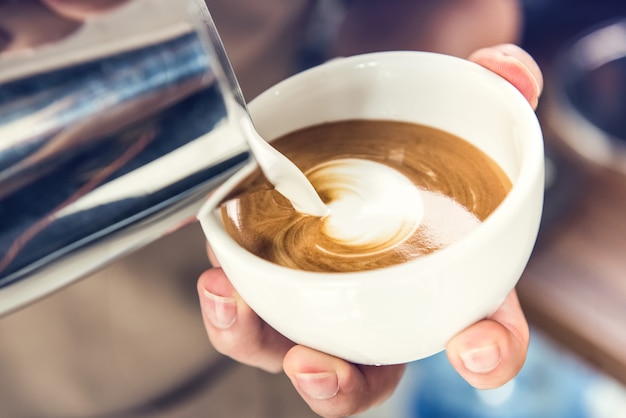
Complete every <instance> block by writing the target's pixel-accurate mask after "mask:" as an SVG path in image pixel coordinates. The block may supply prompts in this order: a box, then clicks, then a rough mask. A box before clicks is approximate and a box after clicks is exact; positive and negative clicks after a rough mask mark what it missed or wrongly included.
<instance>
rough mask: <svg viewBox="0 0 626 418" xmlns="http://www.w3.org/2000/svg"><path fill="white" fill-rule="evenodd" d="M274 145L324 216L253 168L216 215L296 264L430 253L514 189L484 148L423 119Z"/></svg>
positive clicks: (371, 265)
mask: <svg viewBox="0 0 626 418" xmlns="http://www.w3.org/2000/svg"><path fill="white" fill-rule="evenodd" d="M273 144H274V146H275V147H276V148H277V149H278V150H279V151H281V152H283V153H284V154H285V155H286V156H287V157H288V158H290V159H291V160H292V161H293V162H294V163H296V165H298V166H299V167H300V168H301V169H302V170H303V172H305V174H306V175H307V177H308V179H309V181H310V182H311V184H312V185H313V186H314V188H315V189H316V190H317V192H318V193H319V195H320V197H321V198H322V200H323V201H324V203H325V204H326V205H327V206H328V208H329V209H330V214H329V215H327V216H325V217H323V218H318V217H312V216H308V215H303V214H301V213H299V212H297V211H295V210H294V209H293V207H292V206H291V204H290V203H289V201H288V200H287V199H285V198H284V197H283V196H281V195H280V194H279V193H278V192H276V191H274V190H272V189H271V187H269V186H268V184H267V182H266V181H265V180H264V179H263V177H262V175H261V174H260V173H257V174H256V175H254V176H252V177H251V178H249V179H248V181H247V182H245V183H244V184H242V185H241V187H240V189H239V190H238V196H237V197H236V198H232V199H230V200H228V201H227V202H226V203H225V204H224V205H223V206H222V218H223V219H224V223H225V226H226V229H227V230H228V232H229V233H230V234H231V235H232V236H233V237H234V238H235V239H236V240H237V241H238V242H239V243H240V244H241V245H242V246H243V247H245V248H247V249H248V250H249V251H251V252H252V253H254V254H256V255H258V256H259V257H262V258H265V259H266V260H268V261H271V262H274V263H277V264H280V265H283V266H286V267H291V268H296V269H301V270H308V271H326V272H343V271H358V270H370V269H376V268H380V267H384V266H388V265H392V264H398V263H402V262H405V261H408V260H411V259H415V258H418V257H421V256H424V255H426V254H429V253H432V252H433V251H436V250H438V249H440V248H443V247H445V246H447V245H450V244H452V243H454V242H456V241H458V240H459V239H461V238H462V237H464V236H465V235H467V234H468V233H470V232H471V231H472V230H473V229H474V228H476V227H477V226H478V225H479V224H480V222H481V221H482V220H483V219H484V218H485V217H486V216H488V214H489V213H491V211H493V209H495V207H496V206H497V205H498V204H499V203H500V201H501V200H502V199H503V198H504V196H505V195H506V193H507V192H508V190H509V189H510V182H509V180H508V178H507V177H506V175H505V174H504V173H503V172H502V171H501V169H500V168H499V167H498V166H497V165H496V164H495V163H493V161H491V160H490V159H489V157H488V156H486V155H485V154H483V153H482V152H481V151H480V150H478V149H477V148H475V147H474V146H472V145H471V144H469V143H467V142H466V141H463V140H462V139H460V138H457V137H455V136H452V135H450V134H448V133H445V132H442V131H438V130H435V129H433V128H428V127H424V126H420V125H414V124H408V123H401V122H389V121H344V122H335V123H329V124H325V125H319V126H316V127H312V128H307V129H304V130H301V131H297V132H294V133H292V134H289V135H288V136H286V137H283V138H280V139H278V140H276V141H274V142H273Z"/></svg>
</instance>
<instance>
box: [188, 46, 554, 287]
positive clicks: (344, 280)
mask: <svg viewBox="0 0 626 418" xmlns="http://www.w3.org/2000/svg"><path fill="white" fill-rule="evenodd" d="M424 59H427V60H440V61H442V62H445V63H446V65H454V66H455V67H456V68H459V69H460V70H461V71H469V72H472V74H473V75H472V76H473V77H482V78H486V79H487V80H488V81H489V82H490V83H492V84H493V85H494V87H495V88H496V89H498V92H499V94H501V95H504V96H506V98H507V100H508V101H510V102H511V103H512V105H511V106H513V107H514V108H515V111H516V112H520V113H521V116H520V118H522V119H523V120H524V121H525V124H527V129H528V132H530V133H531V135H528V136H530V137H531V138H521V139H520V140H524V144H521V145H520V144H518V147H523V152H522V153H521V157H520V160H521V161H523V163H521V164H520V169H519V173H518V176H517V179H516V180H515V181H514V182H513V185H512V188H511V190H510V191H509V193H508V194H507V196H506V197H505V198H504V200H503V201H502V202H501V203H500V205H499V206H498V207H497V208H496V209H495V210H494V211H493V212H492V213H491V214H490V215H489V216H488V217H487V218H486V219H485V220H484V221H483V222H482V223H481V225H480V227H479V228H476V229H475V230H474V231H472V232H471V233H470V234H468V235H467V236H465V237H463V238H461V239H460V240H459V241H457V242H455V243H453V244H451V245H449V246H446V247H445V248H442V249H440V250H437V251H435V252H433V253H431V254H429V255H426V256H422V257H419V258H417V259H414V260H410V261H407V262H405V263H401V264H396V265H391V266H386V267H383V268H380V269H374V270H364V271H353V272H311V271H304V270H297V269H292V268H288V267H284V266H280V265H277V264H275V263H272V262H270V261H267V260H265V259H263V258H261V257H258V256H256V255H255V254H253V253H251V252H249V251H247V250H246V249H244V248H242V247H241V246H240V245H239V244H238V243H237V242H236V241H235V240H234V239H233V238H232V237H231V236H230V235H229V234H228V233H227V232H226V230H225V228H223V226H222V222H221V220H220V219H218V218H219V214H216V212H217V210H216V209H215V208H216V207H217V205H218V204H219V203H220V202H221V201H222V199H223V198H224V197H225V196H226V195H227V193H228V191H229V190H230V189H231V188H232V187H233V186H235V185H236V184H237V183H239V182H240V181H241V180H243V179H244V178H245V176H247V175H248V174H250V173H251V172H252V171H253V170H254V169H255V168H256V166H257V165H256V162H255V161H254V160H251V161H250V162H249V163H248V164H246V166H244V167H243V168H242V169H241V170H240V171H239V172H237V173H235V175H233V176H232V177H231V178H229V179H228V180H227V181H226V182H225V183H224V184H222V185H221V186H220V187H218V188H217V189H216V190H215V192H214V193H213V194H212V195H211V196H210V198H209V199H208V200H207V201H206V202H205V203H204V205H203V206H202V208H201V209H200V211H199V212H198V219H199V220H200V223H201V224H202V227H203V229H204V231H205V234H207V235H208V233H209V231H210V233H211V234H214V235H213V237H212V238H215V240H216V241H219V244H220V246H221V249H223V250H224V251H237V254H238V258H239V260H240V262H241V263H257V264H258V265H259V267H261V268H263V269H264V270H266V271H267V272H268V274H266V275H264V276H265V278H264V280H270V281H284V280H287V279H286V278H285V275H284V273H285V272H286V271H287V272H289V275H288V276H289V278H288V280H290V281H295V280H298V281H299V283H308V284H312V285H316V286H342V285H345V286H351V285H352V284H354V283H355V281H358V283H359V284H360V285H364V284H365V283H367V282H368V281H371V280H377V281H379V279H380V272H381V271H385V272H387V273H389V277H392V276H393V275H394V273H396V272H401V271H403V270H407V269H411V270H412V269H414V268H415V265H416V264H420V265H421V267H420V269H421V270H423V271H428V270H430V269H433V268H435V267H436V266H437V265H439V264H440V263H441V261H440V259H441V258H442V257H446V258H449V257H455V255H460V254H464V253H465V252H466V251H468V247H469V248H470V249H471V246H472V244H473V243H474V242H476V241H477V240H478V241H480V240H483V239H485V238H486V237H487V236H493V235H494V234H496V235H497V234H498V233H500V232H499V231H502V230H505V229H506V228H505V226H506V225H507V223H509V222H511V218H514V217H515V215H516V214H517V213H519V212H520V211H522V210H523V209H524V204H523V202H524V201H526V200H527V199H528V198H529V196H531V195H532V194H533V192H534V191H535V188H536V182H537V181H540V180H541V179H542V178H543V167H544V159H543V135H542V132H541V128H540V125H539V121H538V119H537V116H536V114H535V112H534V110H533V109H532V107H531V106H530V104H529V103H528V102H527V100H526V99H525V98H524V96H523V95H522V94H521V93H520V92H519V91H518V90H517V89H516V88H515V87H514V86H513V85H512V84H510V83H509V82H508V81H507V80H505V79H504V78H503V77H501V76H499V75H497V74H495V73H493V72H491V71H490V70H488V69H486V68H484V67H482V66H480V65H478V64H476V63H473V62H471V61H468V60H465V59H462V58H457V57H453V56H449V55H444V54H439V53H433V52H423V51H385V52H375V53H368V54H361V55H355V56H351V57H346V58H337V59H333V60H331V61H328V62H326V63H324V64H321V65H319V66H317V67H313V68H310V69H307V70H305V71H303V72H301V73H298V74H296V75H294V76H291V77H289V78H287V79H285V80H283V81H281V82H279V83H277V84H276V85H274V86H273V87H270V88H269V89H268V90H266V91H265V92H263V93H261V94H260V95H259V96H258V97H257V98H256V99H254V100H253V101H252V102H251V103H250V110H251V111H252V114H254V112H253V111H254V109H255V107H256V106H257V103H260V102H262V101H263V100H264V97H265V96H270V95H278V94H281V91H282V90H287V89H289V88H290V86H291V85H292V84H294V83H298V84H301V83H303V82H306V81H307V79H312V78H319V77H320V76H323V75H325V74H329V73H333V72H334V71H335V69H336V68H337V67H358V66H362V65H380V64H381V63H390V62H391V60H401V63H402V64H403V65H407V62H409V61H410V62H414V63H416V64H419V62H420V61H421V60H424ZM414 65H415V64H414ZM273 273H277V274H273ZM395 277H397V278H398V280H402V279H400V278H402V277H404V279H405V280H407V279H408V278H406V276H405V275H403V274H397V275H395Z"/></svg>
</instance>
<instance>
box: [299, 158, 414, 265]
mask: <svg viewBox="0 0 626 418" xmlns="http://www.w3.org/2000/svg"><path fill="white" fill-rule="evenodd" d="M307 175H308V177H309V179H310V180H311V182H312V183H313V184H314V185H316V187H317V190H318V192H319V193H320V194H322V195H324V194H327V195H328V196H329V197H330V200H329V202H327V206H328V208H329V209H330V214H329V215H327V216H326V217H325V218H324V219H323V220H322V229H323V232H324V233H325V234H326V235H327V236H329V237H331V238H333V239H335V240H337V241H339V242H341V243H342V244H344V245H348V246H358V247H360V248H363V247H366V248H367V247H371V248H372V249H373V248H378V249H380V250H388V249H390V248H392V247H394V246H396V245H398V244H400V243H402V242H403V241H404V240H406V239H407V238H409V237H410V236H411V235H412V234H413V233H414V232H415V230H416V229H417V228H418V227H419V225H420V222H421V220H422V217H423V214H424V209H423V202H422V198H421V195H420V190H419V189H418V188H417V187H416V186H415V185H414V184H413V183H412V182H411V181H410V180H409V179H408V178H407V177H405V176H404V175H403V174H402V173H400V172H399V171H397V170H395V169H394V168H392V167H390V166H387V165H385V164H381V163H378V162H374V161H370V160H364V159H358V158H343V159H337V160H332V161H329V162H326V163H323V164H320V165H318V166H316V167H315V168H314V169H313V170H311V171H310V172H309V173H307ZM361 255H362V252H361Z"/></svg>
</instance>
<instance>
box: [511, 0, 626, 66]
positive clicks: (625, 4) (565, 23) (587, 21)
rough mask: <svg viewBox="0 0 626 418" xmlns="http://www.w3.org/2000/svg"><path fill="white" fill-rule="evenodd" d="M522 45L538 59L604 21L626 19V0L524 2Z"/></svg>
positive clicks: (535, 0)
mask: <svg viewBox="0 0 626 418" xmlns="http://www.w3.org/2000/svg"><path fill="white" fill-rule="evenodd" d="M522 8H523V9H524V25H523V26H524V27H523V33H522V45H523V46H524V48H525V49H526V50H527V51H528V52H530V53H531V54H532V55H534V56H537V58H538V59H542V58H544V54H545V53H548V52H549V51H554V49H555V48H558V47H560V46H562V44H563V43H564V42H567V41H568V40H569V38H571V37H572V36H575V35H576V34H578V33H580V32H582V31H585V30H588V29H589V28H590V27H591V26H594V25H596V24H598V23H600V22H603V21H605V20H608V19H615V18H618V17H626V1H624V0H522Z"/></svg>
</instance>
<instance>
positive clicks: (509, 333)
mask: <svg viewBox="0 0 626 418" xmlns="http://www.w3.org/2000/svg"><path fill="white" fill-rule="evenodd" d="M529 339H530V332H529V329H528V323H527V322H526V318H525V317H524V313H523V312H522V308H521V307H520V304H519V300H518V299H517V294H516V293H515V291H513V292H511V293H510V294H509V295H508V296H507V298H506V299H505V301H504V303H503V304H502V306H500V308H499V309H498V311H497V312H496V313H494V314H493V315H492V316H491V317H489V318H488V319H485V320H483V321H480V322H478V323H476V324H474V325H472V326H471V327H469V328H467V329H466V330H464V331H462V332H461V333H460V334H458V335H457V336H455V337H454V338H453V339H452V340H450V342H449V343H448V346H447V353H448V358H449V360H450V363H451V364H452V366H454V368H455V369H456V370H457V372H458V373H459V374H460V375H461V376H462V377H463V378H464V379H465V380H466V381H467V382H468V383H470V384H471V385H472V386H474V387H476V388H479V389H492V388H496V387H499V386H502V385H503V384H505V383H506V382H508V381H509V380H511V379H512V378H513V377H515V376H516V375H517V373H518V372H519V371H520V369H521V368H522V366H523V365H524V361H525V360H526V352H527V350H528V342H529Z"/></svg>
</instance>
